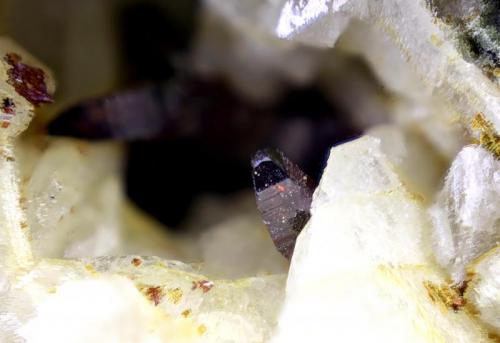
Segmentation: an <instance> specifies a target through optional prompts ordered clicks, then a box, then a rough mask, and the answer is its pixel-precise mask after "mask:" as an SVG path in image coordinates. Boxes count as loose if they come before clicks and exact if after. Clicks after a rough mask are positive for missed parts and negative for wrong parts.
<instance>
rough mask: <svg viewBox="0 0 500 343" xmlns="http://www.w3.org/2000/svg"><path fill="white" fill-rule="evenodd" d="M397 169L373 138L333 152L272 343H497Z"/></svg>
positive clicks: (299, 243) (294, 263) (298, 251)
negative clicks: (464, 306)
mask: <svg viewBox="0 0 500 343" xmlns="http://www.w3.org/2000/svg"><path fill="white" fill-rule="evenodd" d="M395 169H398V165H397V164H396V165H395V164H393V163H391V162H390V160H389V159H388V158H387V157H386V156H385V155H384V153H383V152H382V151H381V148H380V141H379V140H377V139H375V138H370V137H363V138H360V139H358V140H356V141H353V142H350V143H346V144H344V145H341V146H339V147H336V148H333V149H332V151H331V154H330V159H329V161H328V165H327V167H326V169H325V172H324V174H323V177H322V179H321V183H320V185H319V187H318V189H317V190H316V193H315V198H314V200H313V213H312V218H311V220H310V222H309V223H308V225H307V226H306V228H305V229H304V231H302V233H301V235H300V236H299V239H298V241H297V245H296V247H295V254H294V256H293V258H292V265H291V269H290V273H289V277H288V283H287V294H286V298H285V303H284V308H283V311H282V313H281V315H280V319H279V323H278V332H277V334H276V335H275V337H274V338H273V340H272V342H292V341H304V342H305V341H310V342H323V341H329V340H331V339H332V337H335V339H337V340H339V341H342V342H362V341H365V340H370V341H374V342H434V341H436V340H437V341H443V342H471V343H472V342H489V341H490V340H489V338H488V336H487V332H486V330H484V329H483V328H482V327H481V326H480V325H478V323H476V322H475V320H474V318H473V316H471V315H470V314H469V313H468V312H467V311H463V310H461V309H460V308H459V307H460V306H461V305H460V304H461V298H460V295H459V294H458V293H457V292H455V291H454V290H452V289H451V288H450V287H449V286H446V281H445V280H446V276H445V275H444V274H443V273H442V272H441V271H440V269H439V268H438V267H437V266H436V265H435V263H434V262H433V259H432V257H431V256H430V250H431V249H430V248H431V239H430V237H429V231H430V223H429V220H428V218H427V214H426V211H425V207H424V206H422V203H421V202H420V201H419V200H418V199H417V198H415V197H414V196H413V194H412V193H410V192H409V191H408V189H406V188H405V186H404V185H403V184H402V182H401V180H400V179H399V176H398V175H397V174H396V173H395V172H394V170H395ZM456 304H459V305H456ZM457 306H458V307H457Z"/></svg>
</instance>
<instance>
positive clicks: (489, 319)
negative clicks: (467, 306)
mask: <svg viewBox="0 0 500 343" xmlns="http://www.w3.org/2000/svg"><path fill="white" fill-rule="evenodd" d="M468 274H469V275H468V276H469V278H470V280H469V281H468V285H470V287H469V288H468V290H467V292H466V294H465V297H466V299H467V300H468V301H470V302H471V304H473V305H474V307H475V308H476V309H477V310H478V311H479V313H478V316H479V318H480V319H481V320H482V321H483V322H485V323H486V324H487V325H488V326H489V327H490V328H491V330H492V331H493V332H495V333H496V334H497V335H500V248H496V249H493V250H492V251H490V252H489V253H487V254H485V255H484V256H483V257H481V258H479V259H478V260H477V261H476V262H475V263H474V264H473V265H471V266H469V268H468Z"/></svg>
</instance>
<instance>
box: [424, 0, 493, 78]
mask: <svg viewBox="0 0 500 343" xmlns="http://www.w3.org/2000/svg"><path fill="white" fill-rule="evenodd" d="M428 2H429V5H430V7H431V9H432V10H433V12H434V13H435V15H436V17H437V18H439V19H441V20H443V22H445V23H446V24H448V25H451V26H452V27H453V28H454V30H455V32H456V38H457V44H458V47H459V49H460V51H461V52H462V55H463V56H464V58H465V59H466V60H467V61H469V62H471V63H474V64H476V65H477V66H478V67H480V68H481V69H482V70H483V72H484V73H485V74H486V75H487V76H488V77H490V78H491V79H494V80H498V79H499V78H500V0H428Z"/></svg>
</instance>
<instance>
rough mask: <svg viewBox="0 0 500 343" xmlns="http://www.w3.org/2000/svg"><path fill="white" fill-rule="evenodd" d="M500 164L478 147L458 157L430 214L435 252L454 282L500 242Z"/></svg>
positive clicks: (467, 149)
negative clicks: (471, 264) (469, 266)
mask: <svg viewBox="0 0 500 343" xmlns="http://www.w3.org/2000/svg"><path fill="white" fill-rule="evenodd" d="M498 199H500V162H499V161H498V160H497V159H496V158H495V157H494V156H493V155H492V154H491V153H490V152H488V151H487V150H485V149H484V148H481V147H479V146H467V147H465V148H464V149H463V150H462V151H461V152H460V153H459V154H458V156H457V158H456V159H455V161H453V164H452V165H451V168H450V170H449V172H448V175H447V176H446V179H445V184H444V188H443V190H442V191H441V193H440V194H439V196H438V200H437V202H436V203H435V205H434V206H433V207H432V208H431V210H430V213H431V215H432V218H433V223H434V234H433V236H434V244H435V247H434V251H435V253H436V257H437V259H438V261H439V263H440V264H441V265H442V266H444V267H446V268H448V269H449V271H450V273H451V275H452V277H453V279H454V280H455V281H462V280H463V278H464V276H465V267H466V266H467V264H468V263H469V262H471V261H472V260H473V259H475V258H477V257H479V256H480V255H482V254H484V253H485V252H487V251H488V250H490V249H491V248H493V247H494V246H495V245H498V244H499V241H500V204H499V202H498Z"/></svg>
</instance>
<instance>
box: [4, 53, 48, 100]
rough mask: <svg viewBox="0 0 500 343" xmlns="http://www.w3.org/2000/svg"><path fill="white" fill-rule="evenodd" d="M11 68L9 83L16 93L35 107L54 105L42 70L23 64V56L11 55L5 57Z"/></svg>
mask: <svg viewBox="0 0 500 343" xmlns="http://www.w3.org/2000/svg"><path fill="white" fill-rule="evenodd" d="M4 60H5V62H7V63H8V64H9V65H10V66H11V68H10V69H9V70H8V71H7V75H8V76H9V79H8V80H7V82H8V83H9V84H10V85H11V86H13V87H14V88H15V90H16V92H17V93H18V94H19V95H21V96H22V97H24V98H25V99H26V100H28V101H29V102H30V103H32V104H33V105H35V106H40V104H44V103H52V102H54V99H53V98H52V96H51V95H50V94H49V93H48V90H47V85H46V83H45V73H44V72H43V70H42V69H40V68H35V67H31V66H29V65H27V64H24V63H22V62H21V56H19V55H18V54H15V53H9V54H7V55H5V57H4Z"/></svg>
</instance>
